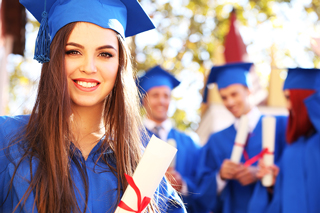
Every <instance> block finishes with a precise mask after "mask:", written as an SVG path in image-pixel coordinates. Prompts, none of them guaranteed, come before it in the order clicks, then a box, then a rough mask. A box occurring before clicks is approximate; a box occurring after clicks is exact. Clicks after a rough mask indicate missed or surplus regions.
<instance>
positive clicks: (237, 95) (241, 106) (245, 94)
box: [219, 84, 251, 118]
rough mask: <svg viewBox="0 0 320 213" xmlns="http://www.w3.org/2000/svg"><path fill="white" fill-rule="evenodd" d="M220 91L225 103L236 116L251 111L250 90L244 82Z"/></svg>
mask: <svg viewBox="0 0 320 213" xmlns="http://www.w3.org/2000/svg"><path fill="white" fill-rule="evenodd" d="M219 93H220V96H221V98H222V101H223V104H224V105H225V107H226V108H227V109H228V110H229V111H230V112H231V113H232V114H233V116H234V117H236V118H239V117H240V116H241V115H243V114H247V113H248V112H249V111H250V109H251V106H250V101H249V95H250V91H249V89H248V88H247V87H245V86H243V85H242V84H232V85H230V86H228V87H226V88H222V89H220V90H219Z"/></svg>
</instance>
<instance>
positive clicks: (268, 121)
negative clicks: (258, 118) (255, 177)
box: [261, 116, 276, 187]
mask: <svg viewBox="0 0 320 213" xmlns="http://www.w3.org/2000/svg"><path fill="white" fill-rule="evenodd" d="M275 132H276V119H275V118H274V117H272V116H266V117H264V118H263V119H262V148H263V149H265V148H267V149H268V152H269V153H266V154H265V155H263V162H264V164H265V165H266V166H272V165H273V164H274V155H273V154H270V153H273V152H274V141H275ZM272 179H273V175H272V174H267V175H265V176H264V177H263V178H262V180H261V181H262V185H263V186H265V187H269V186H271V185H272V181H273V180H272Z"/></svg>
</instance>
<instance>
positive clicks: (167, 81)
mask: <svg viewBox="0 0 320 213" xmlns="http://www.w3.org/2000/svg"><path fill="white" fill-rule="evenodd" d="M137 84H138V87H139V90H140V92H141V93H142V94H145V93H146V92H148V91H149V90H150V89H151V88H153V87H159V86H167V87H169V88H170V89H171V90H172V89H173V88H175V87H176V86H178V85H179V84H180V81H178V80H177V79H176V78H175V77H174V76H173V75H171V74H170V73H169V72H167V71H165V70H164V69H162V68H161V66H159V65H158V66H155V67H153V68H151V69H149V70H148V71H147V72H146V74H145V75H143V76H142V77H140V78H139V79H138V82H137Z"/></svg>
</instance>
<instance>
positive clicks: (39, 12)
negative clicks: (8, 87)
mask: <svg viewBox="0 0 320 213" xmlns="http://www.w3.org/2000/svg"><path fill="white" fill-rule="evenodd" d="M20 3H21V4H22V5H24V6H25V7H26V9H27V10H29V11H30V13H31V14H32V15H33V16H34V17H35V18H36V19H37V20H38V21H39V22H40V29H39V33H38V37H37V41H36V49H35V56H34V59H36V60H37V61H39V62H40V63H44V62H48V61H49V60H50V58H49V55H50V44H51V42H52V40H53V38H54V36H55V34H56V33H57V32H58V31H59V30H60V29H61V28H62V27H63V26H65V25H67V24H69V23H72V22H80V21H81V22H89V23H93V24H96V25H98V26H100V27H103V28H107V29H112V30H114V31H116V32H117V33H119V34H120V35H121V36H122V38H125V37H129V36H133V35H136V34H138V33H141V32H144V31H147V30H151V29H154V28H155V27H154V25H153V23H152V21H151V20H150V18H149V16H148V15H147V14H146V13H145V11H144V10H143V8H142V7H141V5H140V4H139V2H138V1H137V0H20Z"/></svg>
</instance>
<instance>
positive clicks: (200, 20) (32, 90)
mask: <svg viewBox="0 0 320 213" xmlns="http://www.w3.org/2000/svg"><path fill="white" fill-rule="evenodd" d="M2 1H4V0H2ZM2 1H1V0H0V2H2ZM141 4H142V6H143V7H144V9H145V10H146V11H147V13H148V14H149V15H150V16H151V18H152V20H153V22H154V24H155V25H156V26H157V29H155V30H151V31H148V32H145V33H142V34H140V35H137V36H135V37H134V38H129V39H128V44H129V45H130V48H131V50H132V54H133V56H134V58H135V60H136V63H135V68H136V70H137V75H142V74H143V73H144V72H145V71H147V70H148V69H149V68H151V67H153V66H155V65H157V64H160V65H161V66H162V67H163V68H165V69H166V70H168V71H169V72H172V73H173V74H175V75H176V77H177V78H178V79H179V80H180V81H181V85H180V86H179V87H178V88H176V89H175V90H174V91H173V93H172V94H173V100H172V103H171V105H170V109H169V116H170V117H172V118H173V120H175V122H176V125H177V126H178V128H180V129H181V130H186V131H188V132H191V133H192V132H194V131H196V130H197V129H198V127H199V124H200V122H201V118H202V117H201V116H203V115H204V114H205V113H204V110H205V108H203V107H201V106H202V103H201V102H202V89H203V87H204V82H205V78H206V76H207V75H208V72H209V70H210V68H211V67H212V66H214V65H221V64H223V63H225V61H224V59H223V48H224V47H223V45H224V39H225V36H226V34H227V33H228V30H229V26H230V21H229V16H230V13H231V11H232V10H233V9H235V11H236V16H237V26H238V29H239V31H240V34H241V37H242V39H243V41H244V43H245V45H246V47H247V48H246V51H247V55H248V57H247V61H250V62H253V63H254V65H255V72H256V74H257V76H258V78H257V79H256V81H258V83H259V84H260V85H261V88H260V93H257V94H258V95H257V97H255V98H257V99H259V98H260V99H261V100H262V102H261V103H260V105H262V106H266V107H268V106H270V107H272V106H271V105H270V104H268V101H263V100H265V98H266V97H265V96H267V95H268V93H269V91H270V90H269V85H270V84H269V83H270V73H271V70H272V69H277V70H280V71H279V77H280V78H282V79H285V77H286V68H288V67H305V68H311V67H317V68H318V67H319V66H320V60H319V58H318V57H317V56H315V54H314V53H313V52H312V50H311V48H310V39H311V37H320V25H319V14H320V2H319V1H316V0H313V1H312V0H292V1H290V0H285V1H280V0H278V1H271V0H263V1H253V0H252V1H248V0H240V1H226V0H212V1H205V0H141ZM27 19H28V22H27V24H26V26H25V30H26V46H25V52H24V56H21V55H14V54H10V55H9V56H8V57H7V65H6V69H7V72H8V73H9V76H8V77H9V82H10V83H9V96H8V99H7V101H6V107H5V110H4V112H2V114H6V115H17V114H22V113H30V110H31V109H32V106H33V104H34V100H35V95H36V90H37V82H38V80H39V76H40V69H41V65H40V64H39V63H38V62H36V61H34V60H33V59H32V58H33V51H34V44H35V38H36V35H37V29H38V26H39V25H38V23H37V22H36V20H35V19H34V18H33V17H32V15H30V14H29V13H27ZM3 48H4V46H0V52H1V51H2V52H4V50H3ZM1 56H2V57H4V56H3V53H2V54H1V53H0V57H1ZM279 93H281V91H279ZM259 96H260V97H259ZM258 103H259V102H258ZM277 107H283V106H281V104H279V105H278V106H277Z"/></svg>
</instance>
